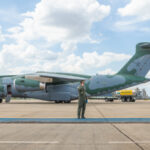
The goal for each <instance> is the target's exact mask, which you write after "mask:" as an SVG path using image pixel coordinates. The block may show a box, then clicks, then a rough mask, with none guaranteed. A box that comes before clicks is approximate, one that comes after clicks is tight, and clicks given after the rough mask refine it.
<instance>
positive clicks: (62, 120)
mask: <svg viewBox="0 0 150 150" xmlns="http://www.w3.org/2000/svg"><path fill="white" fill-rule="evenodd" d="M0 123H150V118H87V119H76V118H0Z"/></svg>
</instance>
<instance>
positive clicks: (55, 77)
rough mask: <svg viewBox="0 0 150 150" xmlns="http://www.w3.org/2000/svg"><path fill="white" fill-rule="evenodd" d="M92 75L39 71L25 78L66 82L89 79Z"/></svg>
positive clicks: (49, 81) (47, 81) (46, 81)
mask: <svg viewBox="0 0 150 150" xmlns="http://www.w3.org/2000/svg"><path fill="white" fill-rule="evenodd" d="M90 77H91V76H88V75H80V74H71V73H55V72H37V73H35V74H29V75H25V78H27V79H32V80H38V81H40V82H45V83H64V82H79V81H81V80H86V79H89V78H90Z"/></svg>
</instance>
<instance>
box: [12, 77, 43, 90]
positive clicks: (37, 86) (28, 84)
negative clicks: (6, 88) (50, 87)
mask: <svg viewBox="0 0 150 150" xmlns="http://www.w3.org/2000/svg"><path fill="white" fill-rule="evenodd" d="M14 87H15V89H16V90H17V91H20V92H28V91H40V90H44V89H45V84H44V83H41V82H39V81H36V80H30V79H24V78H19V79H15V80H14Z"/></svg>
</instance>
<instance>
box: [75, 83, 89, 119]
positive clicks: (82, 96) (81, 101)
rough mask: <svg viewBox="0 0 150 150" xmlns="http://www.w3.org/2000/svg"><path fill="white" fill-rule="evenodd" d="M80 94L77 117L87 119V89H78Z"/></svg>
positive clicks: (80, 87)
mask: <svg viewBox="0 0 150 150" xmlns="http://www.w3.org/2000/svg"><path fill="white" fill-rule="evenodd" d="M78 92H79V101H78V113H77V117H78V118H85V117H84V113H85V108H86V99H87V97H86V94H85V88H84V86H81V85H80V86H79V87H78Z"/></svg>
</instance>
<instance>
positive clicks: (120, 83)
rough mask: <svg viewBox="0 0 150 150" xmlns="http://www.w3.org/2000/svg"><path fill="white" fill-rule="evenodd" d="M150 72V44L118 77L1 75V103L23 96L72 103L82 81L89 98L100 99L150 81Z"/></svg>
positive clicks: (138, 49)
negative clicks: (149, 77) (4, 100)
mask: <svg viewBox="0 0 150 150" xmlns="http://www.w3.org/2000/svg"><path fill="white" fill-rule="evenodd" d="M149 69H150V43H148V42H144V43H139V44H137V45H136V53H135V55H134V56H133V57H132V58H131V59H130V60H129V61H128V63H127V64H126V65H125V66H124V67H123V68H122V69H121V70H120V71H119V72H118V73H116V74H114V75H98V74H97V75H95V76H90V75H81V74H73V73H56V72H36V73H31V74H24V75H8V76H0V102H1V103H2V99H3V98H5V99H6V102H9V101H10V100H11V97H22V98H36V99H41V100H46V101H55V102H56V103H59V102H65V103H69V102H70V101H71V100H74V99H77V98H78V91H77V87H78V86H79V81H81V80H85V88H86V93H87V96H99V95H103V94H106V93H110V92H113V91H116V90H120V89H124V88H127V87H130V86H134V85H137V84H140V83H144V82H148V81H150V79H148V78H145V75H146V74H147V73H148V71H149Z"/></svg>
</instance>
